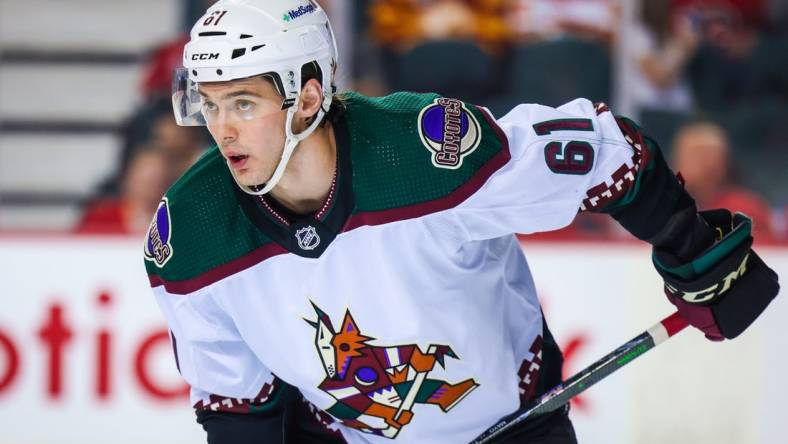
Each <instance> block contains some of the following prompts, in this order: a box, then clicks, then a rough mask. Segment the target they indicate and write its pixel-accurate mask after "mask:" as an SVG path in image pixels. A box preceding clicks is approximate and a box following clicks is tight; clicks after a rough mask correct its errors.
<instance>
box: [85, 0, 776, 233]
mask: <svg viewBox="0 0 788 444" xmlns="http://www.w3.org/2000/svg"><path fill="white" fill-rule="evenodd" d="M193 3H194V5H193V7H192V10H193V11H194V17H192V19H194V20H196V18H197V17H198V15H199V14H200V12H201V11H204V8H205V7H207V6H208V5H210V4H211V3H213V2H211V1H202V0H195V1H194V2H193ZM320 3H321V4H322V5H323V6H324V7H325V8H326V9H327V10H328V11H329V14H331V15H335V16H338V15H340V14H342V16H343V20H344V21H343V23H345V24H346V26H345V27H344V28H343V32H341V33H340V32H339V31H338V34H340V37H341V38H342V40H343V41H342V42H340V47H341V48H344V49H345V53H344V54H341V55H340V72H341V75H340V78H339V80H340V83H341V85H340V86H341V87H342V88H345V89H353V90H357V91H359V92H361V93H364V94H368V95H375V96H377V95H384V94H387V93H389V92H392V91H399V90H408V91H418V92H437V93H440V94H442V95H446V96H451V97H458V98H461V99H463V100H466V101H470V102H473V103H477V104H480V105H483V106H486V107H488V108H489V109H490V110H491V111H492V113H493V114H494V115H495V116H496V117H501V116H503V115H504V114H505V113H506V112H507V111H508V110H510V109H511V108H512V107H514V106H516V105H517V104H519V103H541V104H545V105H550V106H558V105H560V104H562V103H565V102H567V101H569V100H572V99H574V98H576V97H585V98H588V99H590V100H592V101H594V102H606V103H608V104H610V105H611V108H612V109H613V110H614V112H616V113H617V114H626V115H629V116H631V117H633V118H634V119H635V120H636V121H638V122H639V123H640V124H641V125H642V126H643V127H644V129H645V130H646V132H647V133H649V134H651V135H652V136H653V137H654V138H655V140H657V141H658V142H659V144H660V145H661V147H662V149H663V151H664V152H665V153H666V155H667V157H668V158H669V160H670V162H671V164H672V166H673V169H674V170H675V171H678V172H680V173H681V175H682V177H683V178H684V180H685V181H686V186H687V188H688V189H689V190H690V192H691V193H692V194H693V196H694V197H695V198H696V199H697V202H698V205H699V206H700V207H701V208H716V207H727V208H730V209H733V210H737V211H742V212H745V213H747V214H749V215H751V216H752V217H753V218H754V220H755V224H756V225H755V226H756V239H758V241H759V242H771V241H785V240H786V239H788V223H787V222H786V219H788V175H786V174H784V173H783V170H785V167H786V166H788V22H787V21H786V15H788V14H786V12H788V1H785V0H642V1H641V2H640V5H637V3H638V2H632V3H629V2H626V1H623V2H622V1H619V0H354V1H352V2H351V1H347V0H323V1H321V2H320ZM187 21H188V20H184V33H183V34H182V35H181V36H180V37H179V38H177V39H175V40H173V41H169V42H162V43H161V46H160V47H158V48H156V49H154V50H152V51H151V52H150V53H149V55H148V57H147V59H146V60H147V62H146V65H147V67H146V68H145V75H144V81H143V82H142V84H141V85H140V87H139V94H140V95H141V96H142V97H144V100H143V101H142V105H141V106H140V107H139V108H138V109H137V110H136V111H135V112H134V114H133V115H132V116H130V118H129V119H128V121H127V123H126V124H125V125H124V130H123V140H124V148H123V150H122V155H121V158H122V161H121V162H120V165H121V166H120V168H119V169H118V171H114V172H111V174H108V177H107V179H106V181H105V182H104V183H103V184H102V185H101V187H100V188H99V189H97V190H96V192H95V198H93V199H91V200H90V201H89V202H88V203H87V204H86V205H85V207H84V208H85V210H84V214H83V216H82V218H81V220H80V221H79V222H78V224H77V226H76V227H75V228H74V229H75V231H77V232H80V233H139V232H142V231H144V230H145V228H146V226H147V223H148V220H149V218H150V215H151V214H153V212H154V210H155V208H156V206H157V204H158V202H159V199H160V197H161V195H162V194H163V193H164V192H165V190H166V189H167V188H168V187H169V186H170V185H171V184H172V183H173V181H174V180H176V179H177V177H179V176H180V175H181V174H182V173H183V172H184V171H185V170H186V169H187V168H188V167H189V165H190V164H191V163H192V162H193V161H194V160H195V159H196V158H197V157H199V155H200V154H201V153H202V152H203V151H204V150H205V149H206V148H207V147H209V146H210V145H211V143H212V141H211V140H210V136H209V135H208V133H207V132H206V131H205V129H202V128H183V127H178V126H176V125H175V122H174V120H173V118H172V113H171V110H170V84H171V75H172V71H173V70H174V69H175V68H177V67H179V66H180V64H181V51H182V48H183V45H184V44H185V43H186V41H187V40H188V35H187V33H188V29H187V26H185V23H186V22H187ZM335 27H336V21H335ZM343 64H345V65H344V66H343ZM523 217H527V215H523ZM611 221H612V219H611V218H608V217H597V216H594V215H581V216H580V217H578V219H577V220H576V222H575V223H573V224H572V226H570V227H568V228H567V229H564V230H561V231H560V232H557V233H550V234H546V235H544V236H545V237H549V238H555V237H561V238H571V239H577V238H581V239H586V238H587V239H616V238H621V239H624V238H626V237H627V235H626V234H625V233H624V232H623V231H622V230H620V229H618V228H617V227H616V225H615V224H614V223H611Z"/></svg>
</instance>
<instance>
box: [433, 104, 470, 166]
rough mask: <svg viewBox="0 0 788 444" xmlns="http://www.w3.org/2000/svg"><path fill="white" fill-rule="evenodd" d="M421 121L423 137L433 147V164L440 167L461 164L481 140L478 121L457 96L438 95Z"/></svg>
mask: <svg viewBox="0 0 788 444" xmlns="http://www.w3.org/2000/svg"><path fill="white" fill-rule="evenodd" d="M418 125H419V136H421V141H422V143H424V146H426V147H427V149H429V150H430V151H432V164H433V165H435V166H436V167H438V168H447V169H451V170H454V169H457V168H459V167H460V166H462V159H463V158H464V157H465V156H467V155H468V154H471V153H472V152H473V150H475V149H476V147H478V146H479V142H481V127H480V126H479V121H478V120H476V117H475V116H474V115H473V113H471V112H470V111H468V108H466V107H465V104H464V103H462V102H461V101H459V100H456V99H445V98H438V99H435V102H434V103H433V104H432V105H429V106H427V107H426V108H424V109H422V110H421V112H420V113H419V122H418Z"/></svg>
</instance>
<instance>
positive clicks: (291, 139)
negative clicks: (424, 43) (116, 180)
mask: <svg viewBox="0 0 788 444" xmlns="http://www.w3.org/2000/svg"><path fill="white" fill-rule="evenodd" d="M336 60H337V45H336V40H335V39H334V33H333V31H332V29H331V25H330V23H329V21H328V16H327V15H326V13H325V11H323V9H322V8H321V7H320V5H318V4H317V3H316V2H315V1H314V0H219V1H218V2H216V3H215V4H214V5H213V6H211V7H210V8H208V11H207V12H206V13H205V15H203V16H202V17H201V18H200V19H199V20H198V21H197V23H196V24H195V25H194V27H193V28H192V31H191V40H190V41H189V43H187V44H186V47H185V48H184V51H183V68H181V69H179V70H177V71H176V73H175V77H174V80H173V96H172V102H173V110H174V112H175V120H176V121H177V122H178V125H181V126H204V125H206V119H205V117H204V116H203V114H202V100H201V98H200V94H199V92H198V90H197V84H198V83H200V82H225V81H230V80H236V79H244V78H248V77H253V76H257V75H263V74H265V75H267V76H268V77H270V78H272V79H273V80H274V83H275V84H276V87H277V90H278V91H279V93H280V94H282V95H283V97H284V100H283V103H282V109H287V110H288V111H287V123H286V128H285V134H286V141H285V147H284V151H283V152H282V158H281V159H280V161H279V164H278V165H277V167H276V170H275V171H274V174H273V176H272V177H271V179H269V180H268V182H267V183H266V184H265V185H264V186H263V187H262V188H261V189H252V188H250V187H247V186H244V185H242V184H240V183H239V184H238V185H239V186H240V187H241V189H243V190H244V191H245V192H247V193H249V194H254V195H262V194H265V193H267V192H269V191H271V189H273V188H274V186H276V184H277V183H278V182H279V180H280V179H281V178H282V175H283V174H284V171H285V167H286V166H287V162H288V161H289V160H290V156H291V155H292V154H293V150H294V149H295V147H296V146H297V145H298V143H299V142H300V141H301V140H303V139H305V138H307V137H309V135H310V134H312V132H313V131H314V130H315V129H316V128H317V126H318V125H319V124H320V122H321V121H322V120H323V117H324V115H325V113H326V112H328V110H329V108H330V107H331V102H332V99H333V94H334V87H333V78H334V68H335V66H336ZM313 62H314V63H317V65H318V66H319V67H320V70H319V71H320V72H321V73H322V79H321V83H322V87H323V104H322V107H321V109H320V111H318V113H317V115H316V116H315V119H314V121H313V122H312V123H311V124H310V125H309V127H308V128H307V129H305V130H304V131H303V132H301V133H299V134H294V133H293V130H292V121H293V116H294V115H295V112H296V111H297V109H298V106H297V104H298V103H299V95H300V92H301V87H302V85H301V70H302V68H303V67H304V65H307V64H309V63H313Z"/></svg>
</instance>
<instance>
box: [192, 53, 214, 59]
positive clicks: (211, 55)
mask: <svg viewBox="0 0 788 444" xmlns="http://www.w3.org/2000/svg"><path fill="white" fill-rule="evenodd" d="M192 60H219V53H218V52H214V53H205V54H192Z"/></svg>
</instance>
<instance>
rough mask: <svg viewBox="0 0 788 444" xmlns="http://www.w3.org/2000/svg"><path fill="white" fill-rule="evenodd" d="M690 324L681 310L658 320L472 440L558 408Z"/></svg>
mask: <svg viewBox="0 0 788 444" xmlns="http://www.w3.org/2000/svg"><path fill="white" fill-rule="evenodd" d="M686 326H687V321H686V320H684V318H682V317H681V316H680V315H679V314H678V312H676V313H673V314H672V315H670V316H668V317H667V318H665V319H663V320H662V321H660V322H658V323H657V324H655V325H654V326H652V327H651V328H649V329H648V330H646V331H644V332H643V333H641V334H639V335H638V336H637V337H635V338H633V339H632V340H631V341H629V342H627V343H626V344H624V345H622V346H620V347H618V348H617V349H615V350H614V351H613V352H612V353H610V354H608V355H607V356H605V357H604V358H602V359H600V360H598V361H596V362H595V363H593V364H591V365H589V366H588V367H586V368H584V369H583V370H581V371H580V372H579V373H577V374H575V375H574V376H572V377H571V378H569V379H567V380H566V381H564V382H563V383H562V384H559V385H558V386H556V387H554V388H553V389H552V390H550V391H549V392H547V393H545V394H544V395H542V396H541V397H540V398H539V399H537V400H536V401H534V402H532V403H530V404H528V405H527V406H525V407H522V408H520V409H518V410H517V411H515V412H514V413H512V414H509V415H507V416H504V417H503V418H501V420H500V421H498V423H496V424H495V425H494V426H492V427H490V428H489V429H487V430H486V431H485V432H484V433H482V434H481V435H479V436H477V437H476V439H474V440H473V441H471V444H483V443H489V442H490V440H492V439H493V438H495V437H496V436H500V434H501V433H503V432H505V431H506V430H509V429H510V428H512V427H513V426H514V425H515V424H519V423H521V422H523V421H525V420H526V419H528V418H531V417H532V416H536V415H541V414H544V413H548V412H552V411H554V410H558V409H559V408H561V407H562V406H563V405H564V404H566V403H567V402H569V400H570V399H572V398H574V397H575V396H577V395H579V394H580V393H582V392H584V391H585V390H586V389H587V388H589V387H591V386H592V385H594V384H596V383H597V382H599V381H601V380H602V379H604V378H605V377H607V376H608V375H609V374H611V373H613V372H614V371H616V370H618V369H620V368H621V367H623V366H625V365H627V364H629V363H630V362H632V361H633V360H634V359H635V358H637V357H638V356H640V355H642V354H644V353H645V352H647V351H649V350H651V349H652V348H654V347H656V346H657V345H659V344H661V343H662V342H664V341H665V340H666V339H668V338H669V337H671V336H673V335H675V334H676V333H678V332H680V331H681V330H683V329H684V327H686Z"/></svg>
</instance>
